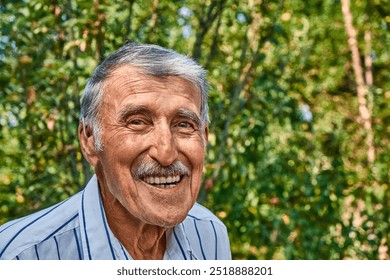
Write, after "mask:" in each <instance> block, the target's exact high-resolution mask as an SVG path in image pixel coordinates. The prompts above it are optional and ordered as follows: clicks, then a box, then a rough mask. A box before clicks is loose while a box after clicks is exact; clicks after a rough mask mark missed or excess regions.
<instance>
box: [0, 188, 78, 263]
mask: <svg viewBox="0 0 390 280" xmlns="http://www.w3.org/2000/svg"><path fill="white" fill-rule="evenodd" d="M80 197H81V194H80V193H78V194H76V195H74V196H72V197H70V198H69V199H67V200H64V201H62V202H60V203H58V204H56V205H53V206H51V207H49V208H46V209H43V210H40V211H38V212H35V213H33V214H30V215H28V216H25V217H22V218H19V219H16V220H13V221H10V222H8V223H5V224H4V225H2V226H0V259H13V258H15V257H16V256H17V255H18V254H19V253H20V252H22V251H24V250H26V249H28V248H30V247H32V246H34V245H37V244H39V243H41V242H43V241H45V240H47V239H49V238H51V237H53V236H56V235H59V234H62V233H64V232H65V231H69V230H71V229H73V228H75V227H77V226H78V225H79V223H78V212H79V208H80Z"/></svg>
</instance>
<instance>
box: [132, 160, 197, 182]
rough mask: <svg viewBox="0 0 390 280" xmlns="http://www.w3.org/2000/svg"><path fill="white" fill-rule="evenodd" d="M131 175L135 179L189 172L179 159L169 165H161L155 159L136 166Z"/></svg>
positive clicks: (180, 174) (187, 173)
mask: <svg viewBox="0 0 390 280" xmlns="http://www.w3.org/2000/svg"><path fill="white" fill-rule="evenodd" d="M132 173H133V174H132V175H133V177H134V178H135V179H142V178H145V177H149V176H153V177H168V176H177V175H179V176H184V175H190V174H191V172H190V171H189V170H188V168H187V167H186V166H185V165H184V164H183V163H182V162H180V161H175V162H174V163H172V164H171V165H169V166H162V165H161V164H159V163H158V162H156V161H152V162H144V163H141V164H140V165H139V166H137V167H136V168H135V169H134V170H133V171H132Z"/></svg>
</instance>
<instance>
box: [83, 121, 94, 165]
mask: <svg viewBox="0 0 390 280" xmlns="http://www.w3.org/2000/svg"><path fill="white" fill-rule="evenodd" d="M78 134H79V141H80V147H81V151H82V152H83V155H84V157H85V159H86V160H87V161H88V162H89V163H90V164H91V165H92V166H93V167H95V166H96V164H97V163H98V156H97V154H98V152H97V150H96V148H95V137H94V136H93V132H92V129H91V128H90V127H89V126H85V127H84V126H83V124H81V123H80V124H79V129H78Z"/></svg>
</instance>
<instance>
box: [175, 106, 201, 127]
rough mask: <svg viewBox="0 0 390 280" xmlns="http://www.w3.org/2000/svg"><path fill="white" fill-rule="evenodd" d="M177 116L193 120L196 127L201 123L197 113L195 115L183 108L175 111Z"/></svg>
mask: <svg viewBox="0 0 390 280" xmlns="http://www.w3.org/2000/svg"><path fill="white" fill-rule="evenodd" d="M177 114H178V116H181V117H186V118H189V119H191V120H193V121H194V122H196V123H197V124H198V125H200V124H201V123H202V121H201V119H200V117H199V115H198V114H197V113H195V112H194V111H191V110H188V109H185V108H180V109H179V110H177Z"/></svg>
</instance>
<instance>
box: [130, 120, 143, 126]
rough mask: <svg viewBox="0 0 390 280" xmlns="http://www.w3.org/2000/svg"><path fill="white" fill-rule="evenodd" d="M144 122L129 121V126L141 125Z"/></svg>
mask: <svg viewBox="0 0 390 280" xmlns="http://www.w3.org/2000/svg"><path fill="white" fill-rule="evenodd" d="M144 123H145V122H144V121H142V120H140V119H135V120H131V121H130V122H129V124H131V125H143V124H144Z"/></svg>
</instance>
